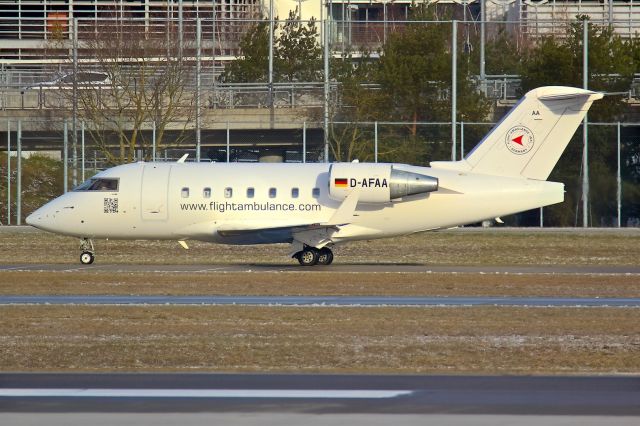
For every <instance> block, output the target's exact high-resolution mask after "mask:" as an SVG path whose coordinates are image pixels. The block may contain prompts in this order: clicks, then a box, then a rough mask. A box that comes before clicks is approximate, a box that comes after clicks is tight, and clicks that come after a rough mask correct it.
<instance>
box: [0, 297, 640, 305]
mask: <svg viewBox="0 0 640 426" xmlns="http://www.w3.org/2000/svg"><path fill="white" fill-rule="evenodd" d="M0 305H190V306H206V305H249V306H379V307H381V306H393V307H403V306H407V307H410V306H451V307H461V306H521V307H640V298H566V297H565V298H562V297H394V296H87V295H82V296H81V295H78V296H0Z"/></svg>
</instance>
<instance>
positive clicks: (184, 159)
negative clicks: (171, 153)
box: [176, 153, 189, 163]
mask: <svg viewBox="0 0 640 426" xmlns="http://www.w3.org/2000/svg"><path fill="white" fill-rule="evenodd" d="M188 156H189V153H187V154H185V155H183V156H182V157H180V159H179V160H178V161H176V163H184V162H185V161H186V159H187V157H188Z"/></svg>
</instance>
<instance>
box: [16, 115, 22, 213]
mask: <svg viewBox="0 0 640 426" xmlns="http://www.w3.org/2000/svg"><path fill="white" fill-rule="evenodd" d="M17 144H18V145H17V148H18V149H17V153H16V155H17V158H16V162H17V164H16V168H17V170H16V172H17V175H16V224H17V225H22V120H18V135H17Z"/></svg>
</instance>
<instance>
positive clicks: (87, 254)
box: [80, 238, 95, 265]
mask: <svg viewBox="0 0 640 426" xmlns="http://www.w3.org/2000/svg"><path fill="white" fill-rule="evenodd" d="M80 251H81V252H82V253H81V254H80V263H82V264H83V265H91V264H92V263H93V261H94V260H95V255H94V254H93V253H94V250H93V241H91V239H90V238H83V239H82V240H80Z"/></svg>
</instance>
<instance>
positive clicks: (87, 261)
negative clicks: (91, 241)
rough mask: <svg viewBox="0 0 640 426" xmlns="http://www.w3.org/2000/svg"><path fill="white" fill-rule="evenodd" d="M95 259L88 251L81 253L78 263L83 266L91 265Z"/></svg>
mask: <svg viewBox="0 0 640 426" xmlns="http://www.w3.org/2000/svg"><path fill="white" fill-rule="evenodd" d="M94 259H95V256H94V255H93V253H91V252H90V251H83V252H82V254H81V255H80V263H82V264H83V265H91V264H92V263H93V261H94Z"/></svg>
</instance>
